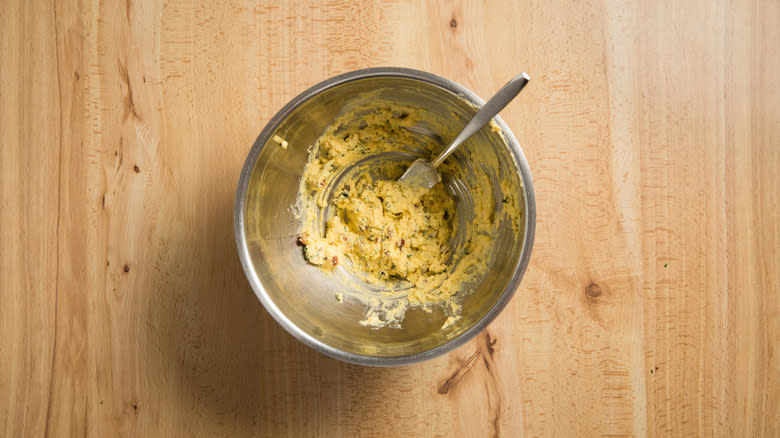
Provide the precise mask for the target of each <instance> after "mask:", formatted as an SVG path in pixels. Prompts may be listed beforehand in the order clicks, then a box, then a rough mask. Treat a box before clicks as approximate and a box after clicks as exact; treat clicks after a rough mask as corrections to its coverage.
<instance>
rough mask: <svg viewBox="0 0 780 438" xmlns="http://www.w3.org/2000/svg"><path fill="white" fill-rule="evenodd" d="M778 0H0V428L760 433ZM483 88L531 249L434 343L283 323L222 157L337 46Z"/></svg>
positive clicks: (778, 100)
mask: <svg viewBox="0 0 780 438" xmlns="http://www.w3.org/2000/svg"><path fill="white" fill-rule="evenodd" d="M779 29H780V3H778V2H775V1H760V2H739V1H721V0H717V1H711V2H694V1H690V2H637V3H626V2H619V1H614V0H605V1H595V0H594V1H584V2H562V1H552V2H540V1H523V2H476V1H470V2H455V3H451V2H402V3H398V2H392V1H389V0H388V1H381V2H357V1H356V2H342V1H328V2H268V4H261V3H255V2H249V1H238V0H236V1H228V2H213V1H198V0H195V1H181V0H178V1H160V0H151V1H143V2H141V1H130V0H127V1H118V2H114V1H95V0H82V1H67V2H66V1H60V0H55V1H53V2H48V3H44V2H37V1H31V2H28V1H23V0H9V1H2V2H0V159H1V161H0V193H1V194H2V208H0V364H2V365H1V366H0V435H2V436H8V437H15V436H40V435H51V436H94V437H106V436H295V437H298V436H426V437H427V436H499V435H500V436H513V437H514V436H667V435H672V436H767V437H776V436H779V435H780V423H779V421H780V420H778V419H779V418H780V360H778V356H777V354H778V348H779V347H780V342H779V339H780V250H779V249H778V248H780V213H779V212H780V205H778V204H779V203H780V195H779V194H778V187H780V176H779V175H780V170H779V169H780V83H779V82H778V81H777V72H778V71H780V57H778V54H777V47H780V30H779ZM379 65H396V66H407V67H414V68H418V69H422V70H427V71H431V72H433V73H437V74H440V75H443V76H445V77H448V78H450V79H453V80H455V81H457V82H459V83H461V84H463V85H465V86H466V87H469V88H470V89H472V90H474V91H475V92H477V93H478V94H480V95H482V96H485V97H487V96H489V95H490V94H491V93H492V92H493V91H495V90H496V89H498V88H499V87H500V86H501V85H502V84H503V83H504V82H505V81H506V80H507V79H508V78H509V77H511V76H513V75H514V74H516V73H517V72H519V71H523V70H524V71H528V72H529V73H530V74H531V76H532V82H531V84H530V86H529V87H527V89H526V91H524V92H523V94H522V97H521V98H519V99H518V100H517V101H516V102H514V103H512V104H511V105H510V106H509V107H508V108H507V109H506V110H505V111H504V112H503V113H502V116H503V117H504V120H505V121H506V122H507V123H508V125H509V126H510V127H512V129H513V130H514V132H515V135H516V136H517V138H518V140H519V141H520V143H521V144H522V145H523V146H524V148H525V152H526V154H527V156H528V160H529V163H530V166H531V169H532V173H533V175H534V180H535V185H536V195H537V203H538V204H537V214H538V228H537V237H536V245H535V248H534V253H533V257H532V260H531V265H530V267H529V269H528V272H527V274H526V277H525V279H524V280H523V283H522V285H521V286H520V289H519V290H518V293H517V295H516V296H515V298H514V299H513V300H512V302H511V304H510V305H509V306H508V308H507V309H506V310H505V311H504V312H503V313H502V315H501V316H500V317H499V318H498V319H497V320H496V321H495V322H494V323H493V324H492V325H491V326H490V327H489V328H488V330H487V331H486V332H485V333H483V334H481V335H480V336H479V337H477V338H476V339H475V340H474V341H472V342H470V343H469V344H467V345H465V346H463V347H462V348H460V349H458V350H456V351H455V352H453V353H451V354H449V355H447V356H444V357H440V358H437V359H434V360H432V361H429V362H426V363H423V364H419V365H414V366H408V367H402V368H392V369H374V368H362V367H357V366H352V365H346V364H342V363H339V362H337V361H335V360H332V359H330V358H327V357H324V356H322V355H319V354H318V353H315V352H313V351H312V350H310V349H308V348H307V347H305V346H303V345H302V344H301V343H299V342H298V341H296V340H294V339H293V338H292V337H291V336H289V335H288V334H287V333H286V332H285V331H284V330H283V329H281V328H280V327H279V326H278V325H277V324H276V323H275V322H274V321H273V320H272V318H271V317H270V316H269V315H268V314H267V313H266V312H265V311H264V310H263V309H262V307H261V306H260V304H259V303H258V302H257V299H256V298H255V297H254V295H253V294H252V292H251V290H250V288H249V286H248V284H247V282H246V280H245V278H244V275H243V272H242V270H241V268H240V265H239V262H238V258H237V256H236V250H235V245H234V243H233V234H232V233H233V232H232V203H233V196H234V189H235V185H236V182H237V179H238V173H239V170H240V168H241V165H242V163H243V160H244V157H245V155H246V153H247V152H248V150H249V147H250V145H251V144H252V142H253V140H254V138H255V137H256V136H257V134H258V133H259V132H260V130H261V129H262V127H263V126H264V124H265V123H266V122H267V121H268V120H269V119H270V117H271V116H272V115H273V114H274V113H275V112H276V111H277V110H278V109H279V108H280V107H281V106H282V105H284V103H286V102H287V101H288V100H289V99H290V98H292V97H293V96H294V95H296V94H297V93H298V92H300V91H301V90H303V89H304V88H306V87H308V86H310V85H313V84H314V83H316V82H319V81H320V80H323V79H326V78H327V77H329V76H332V75H334V74H337V73H342V72H345V71H349V70H353V69H357V68H363V67H370V66H379Z"/></svg>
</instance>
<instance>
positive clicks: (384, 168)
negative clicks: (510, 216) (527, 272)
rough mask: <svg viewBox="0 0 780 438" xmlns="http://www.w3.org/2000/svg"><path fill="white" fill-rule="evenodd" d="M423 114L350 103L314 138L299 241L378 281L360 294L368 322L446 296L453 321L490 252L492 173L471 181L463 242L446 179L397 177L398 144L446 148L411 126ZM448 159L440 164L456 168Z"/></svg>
mask: <svg viewBox="0 0 780 438" xmlns="http://www.w3.org/2000/svg"><path fill="white" fill-rule="evenodd" d="M420 121H421V115H420V113H419V112H418V111H417V110H415V109H414V108H411V107H402V106H398V105H394V104H375V105H372V106H371V107H367V106H363V107H356V108H351V109H350V110H348V111H345V112H344V113H343V114H342V115H341V116H340V117H338V118H337V119H336V120H334V121H333V122H332V123H331V124H330V125H329V126H328V128H327V129H326V130H325V132H324V133H323V134H322V136H321V137H320V138H319V139H317V141H316V143H315V144H314V145H313V146H312V148H311V149H310V151H309V159H308V161H307V163H306V166H305V168H304V173H303V177H302V180H301V185H300V188H299V196H298V211H299V212H300V217H301V222H302V226H301V230H300V234H299V237H298V243H299V244H301V245H302V246H303V254H304V257H305V258H306V260H307V261H308V262H309V263H311V264H313V265H316V266H320V267H321V268H322V269H323V270H326V271H329V272H330V271H334V270H336V269H344V270H345V271H348V272H349V273H350V275H352V276H353V277H355V278H357V279H359V281H361V282H363V283H365V284H367V285H370V286H371V290H372V291H374V292H373V293H371V294H370V296H363V297H362V298H361V297H360V296H358V298H359V299H362V301H364V302H365V303H366V304H367V306H368V310H367V312H366V315H365V319H364V320H363V321H361V324H364V325H369V326H372V327H382V326H391V327H398V326H400V321H402V319H403V316H404V313H405V311H406V309H407V308H408V307H410V306H419V307H422V308H423V309H426V310H431V308H432V307H433V306H440V307H441V308H443V309H444V310H445V312H447V314H448V315H449V318H448V322H447V324H449V323H452V322H454V321H455V320H457V318H458V317H459V313H460V305H459V304H458V298H459V296H460V295H461V294H462V293H467V292H468V289H469V285H470V284H473V283H475V282H477V281H479V279H480V278H481V277H482V276H483V275H484V274H485V272H486V271H487V269H488V266H489V263H490V262H491V256H492V248H493V242H492V239H491V237H490V236H491V235H492V234H494V232H495V226H496V223H497V221H496V217H495V216H496V215H495V212H496V205H495V203H494V201H493V196H492V195H493V192H492V189H491V188H490V184H489V181H487V179H486V177H484V178H482V179H481V180H480V181H481V182H482V183H481V184H478V185H477V187H472V188H471V191H472V195H473V199H472V200H470V203H471V204H472V205H471V206H470V207H471V208H470V210H471V212H470V214H471V213H473V217H470V218H469V219H470V222H469V224H470V225H469V227H468V228H469V229H468V231H469V233H468V235H464V236H462V238H461V239H460V240H459V242H460V243H459V244H456V242H455V241H454V239H455V237H456V235H457V234H458V232H459V230H458V228H459V227H463V225H462V222H463V221H460V223H461V224H460V225H459V221H458V217H457V216H458V209H457V208H456V200H455V199H454V198H453V195H452V194H451V193H450V192H449V191H448V189H447V187H446V186H445V184H443V183H438V184H437V185H436V186H434V187H433V188H432V189H430V190H428V189H424V188H422V187H418V186H412V185H410V184H406V183H401V182H398V178H399V177H400V176H401V174H402V173H403V172H404V170H405V169H406V168H407V167H408V166H409V164H410V162H411V159H406V160H399V159H398V157H397V156H396V155H393V154H398V153H399V151H402V152H403V151H407V152H411V151H414V152H416V153H417V154H419V153H420V152H421V151H422V153H423V154H424V155H426V156H430V154H431V153H432V152H433V151H438V150H440V148H441V145H439V144H438V143H436V142H434V141H433V140H432V139H430V138H428V137H421V136H420V135H415V134H414V132H413V129H411V128H412V127H414V126H415V125H417V124H418V123H419V122H420ZM493 128H494V129H495V128H497V126H495V125H493ZM361 166H363V167H361ZM448 166H452V164H448V163H447V162H445V163H444V164H443V165H442V166H441V167H440V171H441V172H442V173H447V172H448V171H450V170H453V169H451V168H448ZM483 176H484V175H483ZM460 231H461V232H465V231H466V230H460ZM346 292H350V291H346ZM352 292H355V291H354V290H352ZM352 295H356V294H355V293H352ZM357 295H360V294H357ZM337 296H338V298H339V300H341V299H342V296H343V295H342V293H341V292H339V293H338V295H337Z"/></svg>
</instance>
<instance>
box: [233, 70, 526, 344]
mask: <svg viewBox="0 0 780 438" xmlns="http://www.w3.org/2000/svg"><path fill="white" fill-rule="evenodd" d="M371 98H378V99H382V100H385V101H392V102H398V103H400V104H404V105H412V106H415V107H417V108H421V109H422V111H423V112H424V113H425V119H426V120H431V121H432V123H431V124H430V126H427V127H423V128H425V129H428V130H430V132H429V133H428V134H429V135H432V136H434V138H437V139H439V140H440V142H442V143H443V142H446V141H449V140H451V139H452V138H453V137H454V136H455V134H457V133H458V132H459V130H460V129H461V128H462V127H463V126H464V125H465V123H466V122H467V121H468V119H469V118H470V117H471V116H472V115H473V114H474V113H475V112H476V108H475V106H474V105H473V104H470V103H469V102H467V101H466V100H464V97H461V96H458V95H456V94H454V93H453V92H452V91H450V90H447V89H445V88H442V87H439V86H437V85H435V84H432V83H429V82H426V81H422V80H417V79H411V78H403V77H369V78H362V79H357V80H353V81H350V82H346V83H342V84H340V85H336V86H333V87H331V88H327V89H325V90H323V91H321V92H319V93H316V94H314V95H311V96H309V97H308V98H306V99H304V100H303V101H302V102H301V103H300V104H299V105H298V106H297V107H295V108H292V109H291V110H290V111H289V112H288V113H287V114H286V115H284V114H282V117H281V118H275V120H274V121H272V125H270V129H268V130H266V131H264V133H263V134H261V136H260V137H259V138H258V144H256V145H255V149H256V150H257V151H256V152H257V153H256V154H255V160H254V165H253V167H252V170H251V173H250V174H249V177H248V184H247V190H246V195H245V198H244V209H243V225H244V239H245V244H246V248H247V252H248V258H249V263H248V264H249V265H250V267H248V268H247V270H248V271H250V270H251V271H252V272H248V273H249V276H250V281H252V282H253V287H254V288H255V291H256V293H257V294H258V296H260V298H261V300H263V302H264V304H265V305H266V307H268V308H269V311H270V312H271V313H272V314H273V315H274V316H275V317H276V318H277V319H280V318H283V319H286V322H287V323H288V324H291V325H293V326H295V327H296V328H297V330H299V331H300V332H301V333H303V334H305V336H302V335H301V333H293V334H295V335H296V336H298V337H299V338H301V337H304V338H309V339H310V340H313V342H316V343H318V344H320V345H321V346H323V347H324V348H323V349H324V350H326V352H327V351H331V352H332V351H338V352H346V353H348V354H351V355H360V356H369V357H392V356H408V355H415V354H419V353H422V352H425V351H429V350H431V349H434V348H436V347H438V346H441V345H443V344H446V343H448V342H450V341H452V340H453V339H455V338H458V337H459V336H460V335H462V334H464V333H465V332H466V331H468V330H469V329H470V328H472V327H473V326H474V325H475V324H476V323H477V322H479V321H480V320H482V319H483V318H484V317H485V316H486V314H487V313H488V312H489V311H490V310H491V309H492V308H493V307H494V306H495V305H496V303H497V302H498V301H499V299H501V298H502V296H505V295H506V294H511V293H512V292H513V291H512V290H511V289H512V288H513V287H514V285H515V283H514V282H515V281H516V280H517V279H518V270H519V269H520V268H519V266H520V260H521V255H522V254H521V253H522V251H523V247H524V244H525V237H526V233H525V232H524V230H527V225H528V224H527V222H528V217H527V216H528V215H527V214H523V217H522V218H521V219H520V223H521V226H520V227H519V230H520V231H519V232H518V231H517V228H515V229H513V227H512V226H511V224H508V223H507V224H504V225H502V226H501V227H500V228H499V233H498V234H499V235H498V236H495V238H496V242H497V244H496V254H495V261H494V263H493V265H492V266H491V269H490V270H489V271H488V273H487V274H486V276H485V278H484V279H483V281H482V282H481V283H480V284H478V285H476V286H475V288H474V291H473V292H472V293H470V294H468V295H467V296H465V297H464V298H463V300H462V305H463V312H462V318H460V319H459V320H458V321H457V322H456V323H454V324H452V325H450V326H448V327H447V328H445V329H442V328H441V327H442V324H443V323H444V321H445V320H446V319H447V315H446V314H445V313H444V312H443V311H442V310H440V309H434V310H433V311H432V312H426V311H424V310H422V309H411V310H409V311H408V312H407V314H406V318H405V320H404V323H403V325H402V327H401V328H400V329H399V328H380V329H373V328H369V327H364V326H361V325H360V324H358V321H360V320H361V319H362V317H363V314H364V311H365V310H366V306H365V305H364V304H363V303H361V302H359V301H357V300H353V299H350V298H349V296H345V297H344V299H343V302H340V301H339V300H337V299H336V294H337V293H338V292H339V291H340V290H341V289H343V288H342V286H341V285H340V284H339V283H338V281H337V279H336V278H335V277H334V276H332V275H326V274H324V273H323V272H322V271H321V270H320V269H319V268H317V267H314V266H311V265H309V264H307V263H306V262H305V260H304V258H303V256H302V253H301V248H300V247H299V246H297V245H296V237H297V233H298V230H299V227H300V223H299V220H298V219H297V218H296V216H295V214H294V204H295V202H296V197H297V193H298V187H299V182H300V178H301V174H302V172H303V168H304V165H305V163H306V160H307V156H308V150H309V147H310V146H311V145H312V144H313V143H314V142H315V140H316V139H317V138H318V137H319V136H320V135H321V134H322V132H323V131H324V130H325V128H326V126H327V125H328V124H329V123H330V122H331V121H332V120H333V119H334V117H336V116H337V115H338V114H339V112H340V111H341V110H342V108H343V107H344V105H345V104H346V103H348V102H354V99H371ZM425 129H423V131H425ZM428 134H426V135H428ZM503 135H504V134H503V133H501V132H496V131H493V130H490V129H487V128H485V129H482V130H481V131H480V132H479V133H478V134H476V135H475V136H474V137H472V138H471V139H470V140H469V141H467V142H466V143H465V144H464V145H463V146H461V148H460V150H459V151H457V152H456V154H454V155H453V158H451V159H454V160H460V161H461V162H463V163H464V164H466V163H467V162H469V160H467V157H468V158H471V161H474V156H477V155H478V156H479V157H481V162H482V163H487V165H490V166H496V168H495V169H491V172H492V173H493V175H494V177H495V179H496V181H495V185H494V186H495V187H497V189H496V196H498V197H499V198H498V199H501V198H500V196H501V190H505V191H506V190H510V191H514V194H515V197H516V198H517V199H519V202H520V205H521V210H522V211H525V210H524V207H525V204H527V202H526V200H527V196H525V187H526V185H524V184H523V181H522V177H521V172H520V170H519V165H518V162H519V161H520V160H521V159H522V158H521V157H518V156H517V153H518V152H517V151H514V150H513V148H512V147H510V146H508V145H507V141H505V140H504V138H503ZM274 136H279V137H280V138H282V139H284V140H286V141H287V142H288V147H287V148H286V149H284V148H282V147H280V145H279V144H278V143H277V142H275V141H274V140H273V138H274ZM507 137H510V138H511V133H508V134H507ZM511 141H512V142H513V141H514V139H511ZM442 147H443V146H442ZM251 157H252V155H250V159H251ZM519 274H522V273H519ZM283 325H284V324H283ZM287 328H288V329H290V327H287Z"/></svg>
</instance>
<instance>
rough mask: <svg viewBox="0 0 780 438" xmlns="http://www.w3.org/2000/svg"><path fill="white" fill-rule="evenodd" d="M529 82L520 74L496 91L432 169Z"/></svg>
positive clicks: (523, 74) (480, 127) (524, 74)
mask: <svg viewBox="0 0 780 438" xmlns="http://www.w3.org/2000/svg"><path fill="white" fill-rule="evenodd" d="M529 80H531V78H530V77H529V76H528V74H527V73H520V74H519V75H517V76H515V77H514V78H512V79H511V80H510V81H509V82H507V83H506V85H504V87H503V88H501V89H500V90H498V93H496V95H495V96H493V97H492V98H490V100H488V101H487V103H486V104H485V105H483V106H482V108H480V110H479V111H478V112H477V114H475V115H474V118H472V119H471V121H470V122H469V123H468V124H467V125H466V127H465V128H463V131H460V134H458V136H457V137H455V140H453V141H452V143H450V145H449V146H448V147H447V149H445V150H444V152H442V153H441V154H439V156H438V157H436V159H435V160H433V163H432V164H433V167H439V164H441V163H442V161H444V160H445V159H447V157H449V156H450V154H452V153H453V152H454V151H455V149H456V148H457V147H458V146H460V144H461V143H463V142H464V141H466V139H468V138H469V137H471V136H472V135H474V134H476V133H477V132H478V131H479V130H480V129H482V127H483V126H485V125H486V124H487V123H488V122H490V120H492V119H493V117H495V116H496V114H498V112H499V111H501V110H502V109H504V107H505V106H506V105H507V104H508V103H509V102H511V101H512V99H514V98H515V96H517V93H519V92H520V90H522V89H523V87H525V84H527V83H528V81H529Z"/></svg>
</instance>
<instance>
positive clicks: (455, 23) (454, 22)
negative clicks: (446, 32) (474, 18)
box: [450, 18, 458, 29]
mask: <svg viewBox="0 0 780 438" xmlns="http://www.w3.org/2000/svg"><path fill="white" fill-rule="evenodd" d="M450 27H451V28H453V29H455V28H456V27H458V20H456V19H454V18H453V19H452V20H450Z"/></svg>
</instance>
